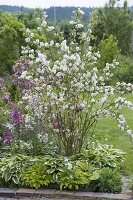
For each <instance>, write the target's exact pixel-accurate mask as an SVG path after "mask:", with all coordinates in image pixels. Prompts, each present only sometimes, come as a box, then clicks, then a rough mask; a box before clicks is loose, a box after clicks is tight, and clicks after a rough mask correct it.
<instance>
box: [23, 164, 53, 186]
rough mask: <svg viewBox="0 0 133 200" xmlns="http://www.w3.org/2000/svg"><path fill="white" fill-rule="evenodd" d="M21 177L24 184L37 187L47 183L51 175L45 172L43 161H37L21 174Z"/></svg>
mask: <svg viewBox="0 0 133 200" xmlns="http://www.w3.org/2000/svg"><path fill="white" fill-rule="evenodd" d="M21 179H22V182H23V184H24V185H26V186H30V187H31V188H36V189H38V188H40V187H41V186H45V185H49V184H50V183H51V181H52V176H51V175H49V174H48V173H47V170H46V167H45V166H44V165H43V163H41V162H37V163H35V164H33V165H32V166H30V167H29V168H28V169H26V171H25V172H23V173H22V174H21Z"/></svg>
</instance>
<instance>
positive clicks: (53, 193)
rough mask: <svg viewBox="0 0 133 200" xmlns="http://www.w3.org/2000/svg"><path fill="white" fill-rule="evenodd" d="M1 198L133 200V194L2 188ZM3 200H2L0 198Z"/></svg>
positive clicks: (0, 191)
mask: <svg viewBox="0 0 133 200" xmlns="http://www.w3.org/2000/svg"><path fill="white" fill-rule="evenodd" d="M0 197H3V200H4V199H5V198H4V197H8V198H11V197H13V198H16V199H19V197H30V198H33V197H39V198H40V197H46V198H53V199H55V198H58V199H60V200H63V198H65V199H66V198H67V199H73V200H74V199H76V200H81V199H82V200H84V199H85V200H95V199H99V200H107V199H108V200H109V199H115V200H117V199H118V200H131V199H133V194H132V193H131V194H125V193H120V194H112V193H110V194H109V193H95V192H80V191H78V192H77V191H59V190H55V189H45V190H44V189H38V190H36V189H25V188H20V189H9V188H0ZM0 199H1V198H0Z"/></svg>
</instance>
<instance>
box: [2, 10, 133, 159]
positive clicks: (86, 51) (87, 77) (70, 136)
mask: <svg viewBox="0 0 133 200" xmlns="http://www.w3.org/2000/svg"><path fill="white" fill-rule="evenodd" d="M83 14H84V13H83V11H82V10H80V9H78V10H77V11H74V17H73V19H72V20H71V21H70V25H71V33H70V38H71V42H70V41H67V40H65V39H64V38H63V34H62V33H61V32H60V30H58V28H54V27H52V26H48V24H47V21H46V17H47V15H46V13H43V14H40V18H39V19H38V20H39V21H40V27H38V28H37V30H38V31H39V32H42V33H43V34H45V36H46V39H47V40H46V42H42V41H40V40H39V39H36V38H35V37H34V34H33V33H32V32H31V31H30V30H29V29H26V31H25V36H26V39H25V41H26V42H27V46H26V47H22V54H23V56H22V58H21V60H20V61H18V62H17V63H16V65H15V66H14V76H13V78H14V84H15V85H16V87H17V88H18V89H19V90H20V93H21V95H20V96H21V98H20V101H19V102H18V106H13V107H11V109H12V111H11V115H10V111H8V112H7V121H8V123H7V122H6V123H5V127H6V128H7V127H8V128H9V129H10V130H11V132H13V130H17V131H18V132H19V134H20V135H22V132H25V133H27V134H28V133H29V132H32V133H35V134H36V136H37V138H38V140H40V141H42V142H43V143H44V145H45V144H51V143H52V144H53V145H56V146H57V147H58V150H59V151H60V153H61V154H65V155H67V156H70V155H72V154H75V153H79V152H80V151H81V149H82V147H83V145H84V144H85V143H86V142H87V137H88V135H91V134H92V133H93V132H94V128H95V125H96V123H97V121H98V120H100V119H101V118H102V117H110V116H111V117H114V118H115V119H116V121H117V122H118V127H119V128H120V129H121V130H126V131H127V133H128V134H129V135H131V137H132V138H133V133H132V131H131V130H130V129H129V127H128V126H127V125H126V120H125V118H124V116H123V115H122V114H120V111H121V109H122V108H123V107H124V106H126V107H128V108H129V109H132V110H133V104H132V103H131V102H130V101H127V100H126V99H125V97H123V95H124V93H125V92H127V91H130V92H132V91H133V85H132V84H130V83H129V84H126V83H124V82H123V83H119V82H118V83H116V86H109V85H108V84H107V83H108V80H109V79H110V78H111V77H112V76H113V74H112V69H114V68H115V67H116V66H117V65H118V64H119V63H118V62H116V60H114V61H113V63H112V64H109V63H107V64H106V66H105V67H104V68H103V69H102V70H98V69H97V61H98V59H99V58H100V54H99V52H94V51H93V49H92V47H91V46H90V40H91V30H90V28H89V27H88V29H87V31H86V32H85V31H84V28H83V25H82V21H81V17H82V15H83ZM51 38H53V40H51ZM34 45H36V48H35V49H33V48H31V47H32V46H34ZM4 99H5V98H4ZM6 99H7V98H6ZM7 104H8V105H9V102H7ZM12 105H13V104H12ZM20 110H21V112H20ZM11 118H12V120H11ZM9 124H10V125H9ZM12 127H13V128H12ZM18 127H19V128H18ZM22 130H23V131H22Z"/></svg>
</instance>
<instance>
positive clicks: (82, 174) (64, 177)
mask: <svg viewBox="0 0 133 200" xmlns="http://www.w3.org/2000/svg"><path fill="white" fill-rule="evenodd" d="M93 170H94V169H93V168H92V167H91V166H89V165H88V163H87V162H85V161H77V162H74V163H73V164H72V165H71V166H69V168H67V170H66V171H61V172H59V174H58V175H59V184H60V189H77V190H78V188H79V185H84V184H88V183H89V182H90V181H91V180H97V179H98V178H99V173H98V171H97V172H96V171H93Z"/></svg>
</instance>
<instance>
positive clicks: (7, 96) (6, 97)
mask: <svg viewBox="0 0 133 200" xmlns="http://www.w3.org/2000/svg"><path fill="white" fill-rule="evenodd" d="M2 100H4V101H6V102H9V101H10V96H9V95H8V94H7V95H4V96H3V97H2Z"/></svg>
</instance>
